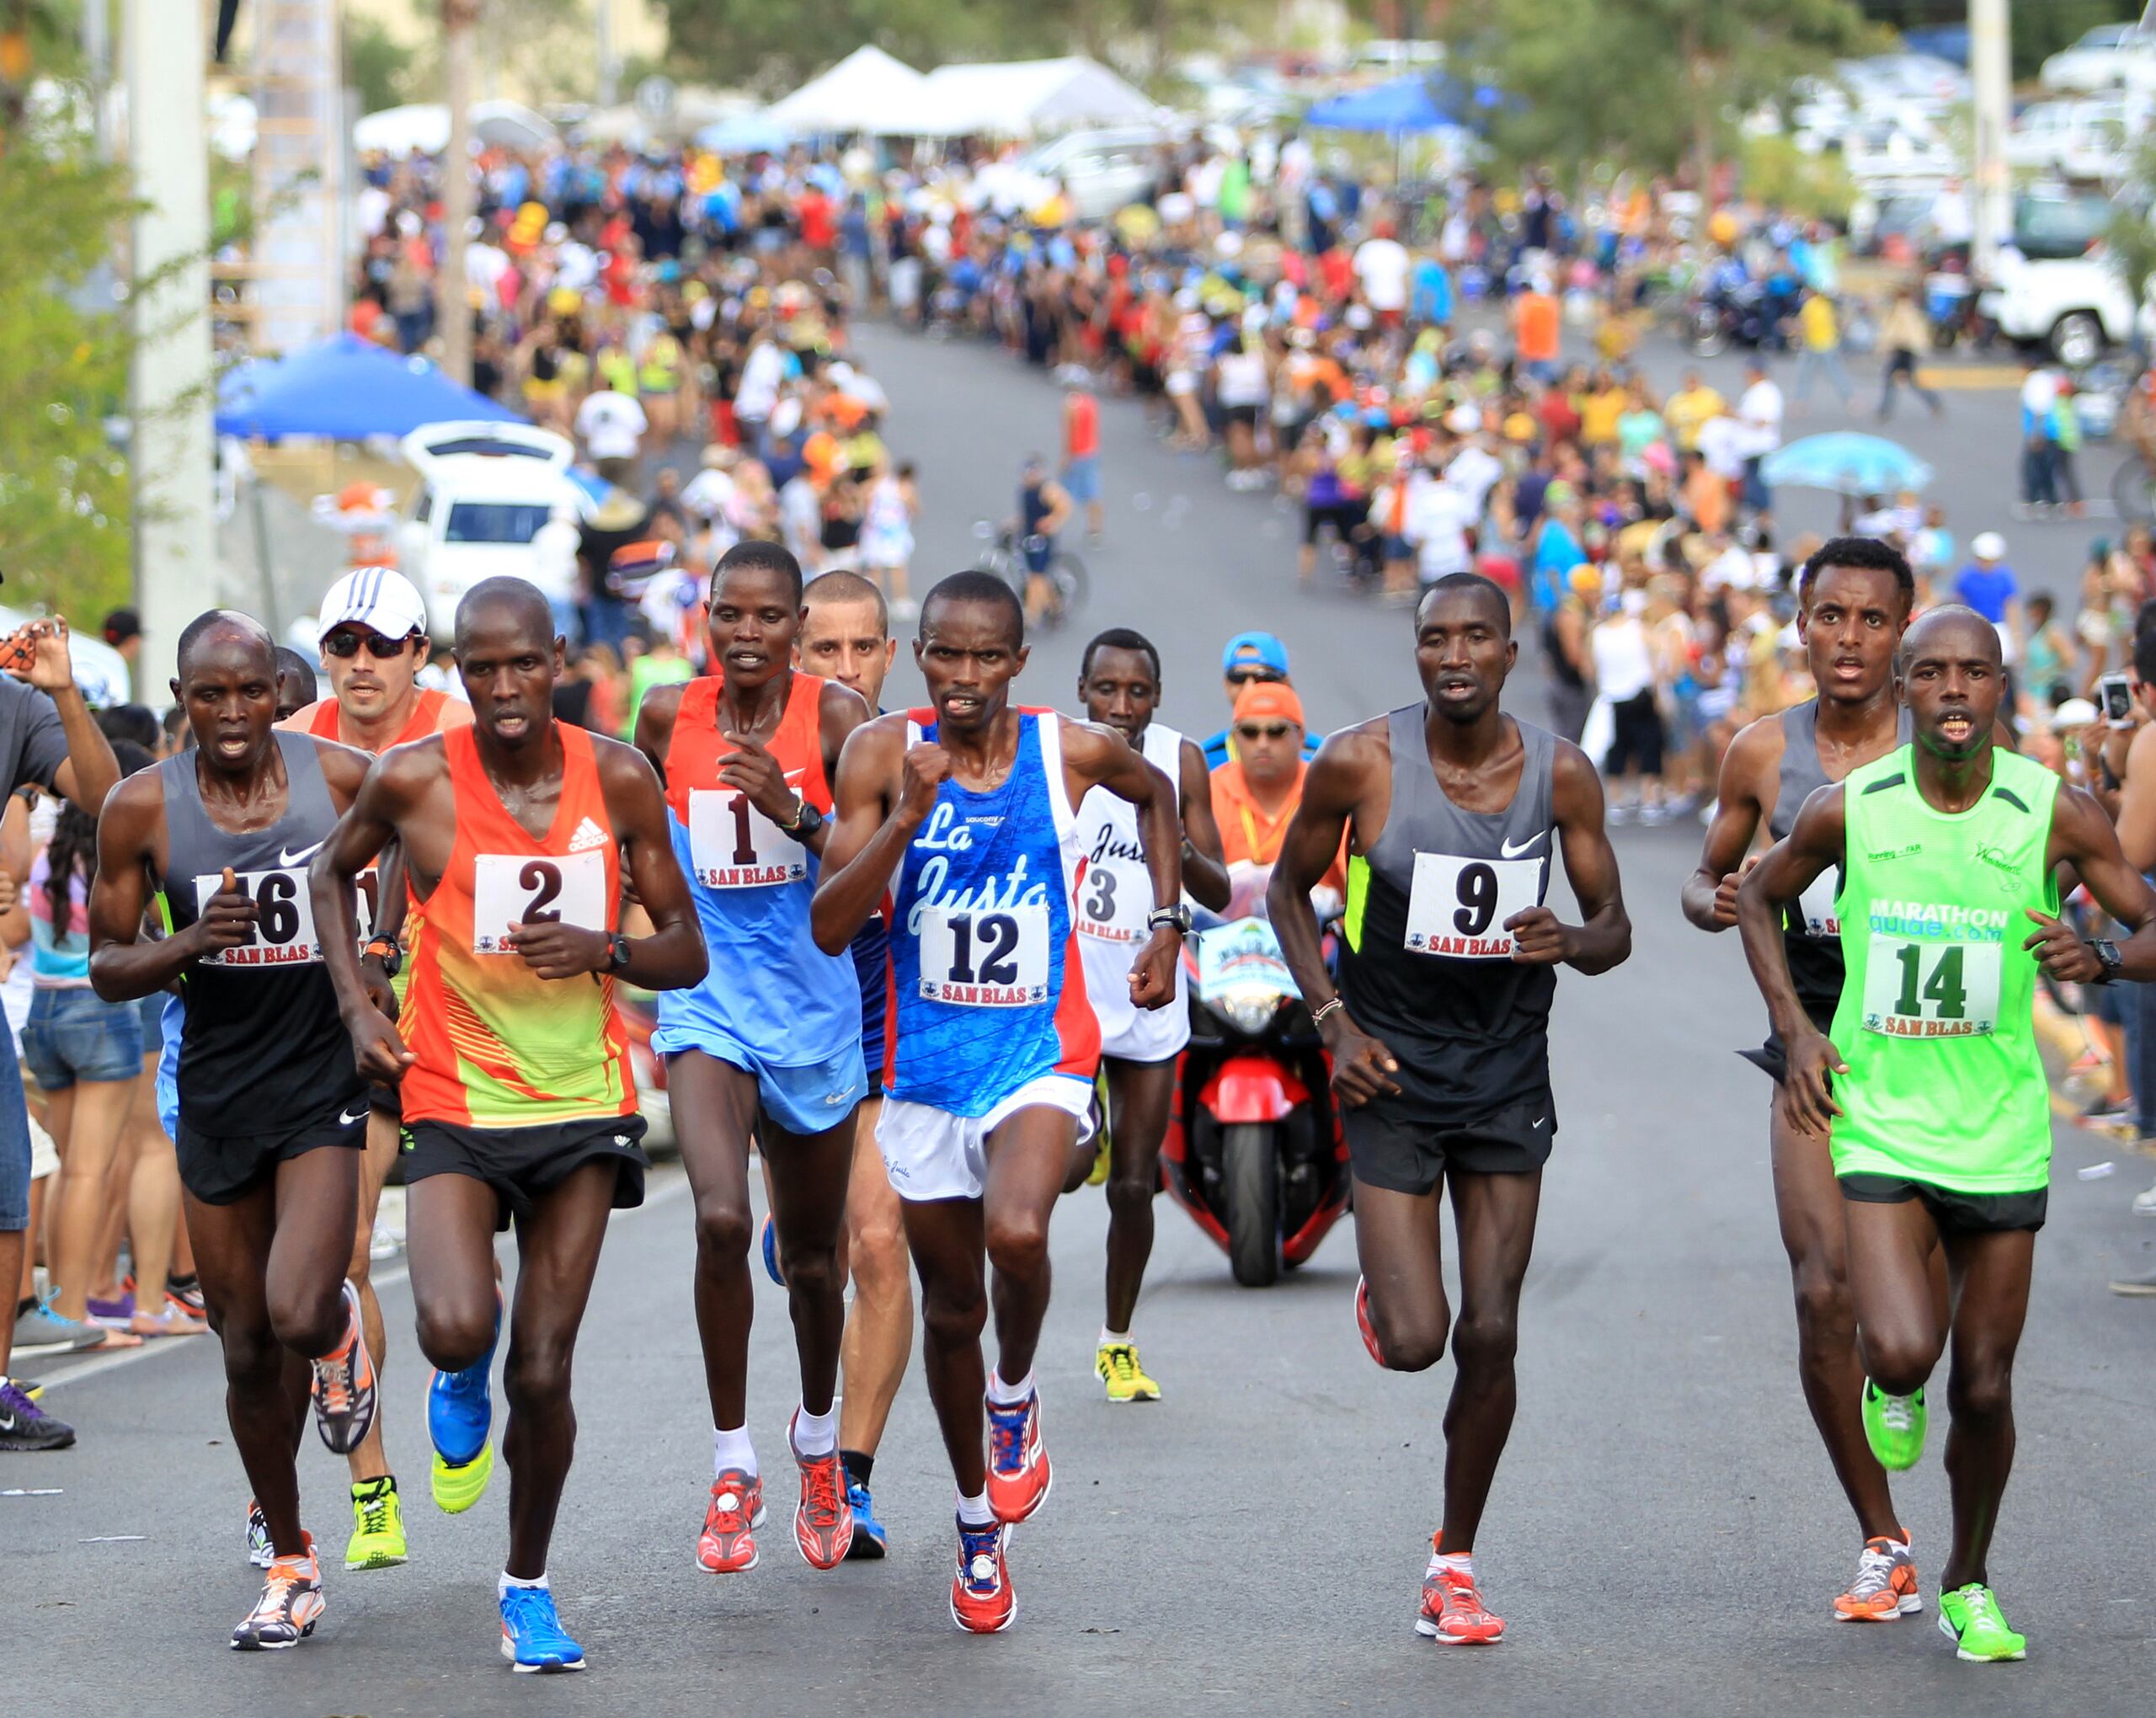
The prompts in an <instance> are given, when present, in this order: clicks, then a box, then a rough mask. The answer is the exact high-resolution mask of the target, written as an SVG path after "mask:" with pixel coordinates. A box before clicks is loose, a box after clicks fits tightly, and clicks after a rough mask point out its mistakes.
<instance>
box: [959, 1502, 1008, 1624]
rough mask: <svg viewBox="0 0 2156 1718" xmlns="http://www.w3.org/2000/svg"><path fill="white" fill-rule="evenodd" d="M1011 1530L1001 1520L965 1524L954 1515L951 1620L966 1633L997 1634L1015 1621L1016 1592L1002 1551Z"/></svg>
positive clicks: (962, 1518)
mask: <svg viewBox="0 0 2156 1718" xmlns="http://www.w3.org/2000/svg"><path fill="white" fill-rule="evenodd" d="M1010 1536H1011V1529H1010V1528H1009V1527H1008V1526H1006V1524H1005V1523H1002V1522H1001V1521H995V1522H990V1523H989V1524H988V1525H987V1526H986V1527H969V1526H968V1525H967V1524H966V1520H965V1518H964V1517H963V1516H960V1517H959V1518H958V1573H957V1574H956V1575H954V1576H953V1577H951V1620H952V1621H953V1622H954V1623H956V1624H957V1625H958V1626H959V1627H960V1628H962V1629H963V1630H965V1631H966V1632H967V1633H968V1634H969V1635H995V1634H1001V1632H1002V1631H1003V1630H1006V1629H1007V1628H1009V1627H1010V1626H1011V1624H1013V1623H1015V1622H1017V1620H1018V1595H1017V1593H1013V1592H1012V1591H1011V1571H1010V1570H1009V1569H1008V1568H1006V1566H1005V1565H1004V1561H1003V1554H1004V1550H1005V1548H1006V1545H1007V1544H1008V1542H1009V1539H1010Z"/></svg>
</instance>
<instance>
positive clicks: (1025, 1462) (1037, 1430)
mask: <svg viewBox="0 0 2156 1718" xmlns="http://www.w3.org/2000/svg"><path fill="white" fill-rule="evenodd" d="M1052 1481H1054V1475H1053V1474H1051V1473H1050V1472H1049V1465H1048V1446H1047V1445H1046V1444H1045V1443H1042V1442H1041V1393H1040V1392H1039V1391H1038V1390H1035V1391H1033V1394H1032V1395H1028V1396H1027V1398H1026V1399H1025V1401H1022V1402H1018V1403H1016V1404H1014V1405H1013V1406H1010V1407H1007V1408H1006V1407H1001V1406H998V1405H997V1404H996V1401H995V1398H994V1397H992V1396H991V1397H990V1399H989V1404H988V1507H990V1509H992V1510H994V1511H995V1518H996V1519H997V1520H998V1521H1001V1522H1002V1523H1004V1524H1005V1525H1006V1526H1012V1527H1015V1526H1016V1525H1017V1523H1020V1522H1022V1521H1023V1520H1025V1519H1026V1518H1027V1517H1028V1516H1030V1515H1031V1514H1033V1512H1034V1511H1035V1510H1037V1509H1038V1508H1039V1507H1041V1505H1042V1504H1043V1503H1045V1502H1048V1491H1049V1485H1050V1484H1051V1483H1052Z"/></svg>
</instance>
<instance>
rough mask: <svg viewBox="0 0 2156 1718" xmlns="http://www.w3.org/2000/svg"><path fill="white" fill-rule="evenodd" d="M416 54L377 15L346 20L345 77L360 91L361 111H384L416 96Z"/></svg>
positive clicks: (364, 112)
mask: <svg viewBox="0 0 2156 1718" xmlns="http://www.w3.org/2000/svg"><path fill="white" fill-rule="evenodd" d="M414 57H415V56H414V54H413V52H412V51H411V49H410V48H408V47H407V46H406V45H404V44H403V43H402V42H400V41H398V40H397V38H396V37H395V36H393V35H390V33H389V32H388V31H387V29H383V28H382V24H380V23H379V22H378V21H377V20H376V19H371V18H354V19H348V20H346V22H345V25H344V80H345V82H346V83H350V85H351V86H352V88H354V89H355V90H357V91H358V92H359V96H360V112H361V113H363V114H374V113H380V112H381V111H382V109H384V108H392V107H399V106H402V105H403V104H404V103H406V102H408V101H409V100H410V99H412V97H411V92H412V89H413V87H414V86H413V83H412V71H413V61H414Z"/></svg>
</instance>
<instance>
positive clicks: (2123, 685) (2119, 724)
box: [2096, 674, 2133, 732]
mask: <svg viewBox="0 0 2156 1718" xmlns="http://www.w3.org/2000/svg"><path fill="white" fill-rule="evenodd" d="M2096 696H2097V701H2098V702H2099V703H2100V704H2101V706H2102V707H2103V712H2104V723H2105V726H2106V727H2109V728H2117V729H2119V730H2120V731H2121V732H2124V731H2125V730H2126V729H2127V728H2131V727H2132V726H2133V682H2132V680H2129V679H2127V676H2126V675H2122V674H2107V675H2105V676H2104V677H2103V678H2102V679H2100V680H2098V681H2097V682H2096Z"/></svg>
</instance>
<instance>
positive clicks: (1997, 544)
mask: <svg viewBox="0 0 2156 1718" xmlns="http://www.w3.org/2000/svg"><path fill="white" fill-rule="evenodd" d="M1969 552H1970V553H1971V554H1972V555H1974V556H1975V557H1976V558H1977V559H1978V560H1979V561H2004V559H2005V558H2006V539H2005V538H2004V537H2003V536H2000V535H1999V533H1998V532H1997V531H1978V532H1977V534H1976V536H1975V537H1974V538H1972V540H1971V542H1970V543H1969Z"/></svg>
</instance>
